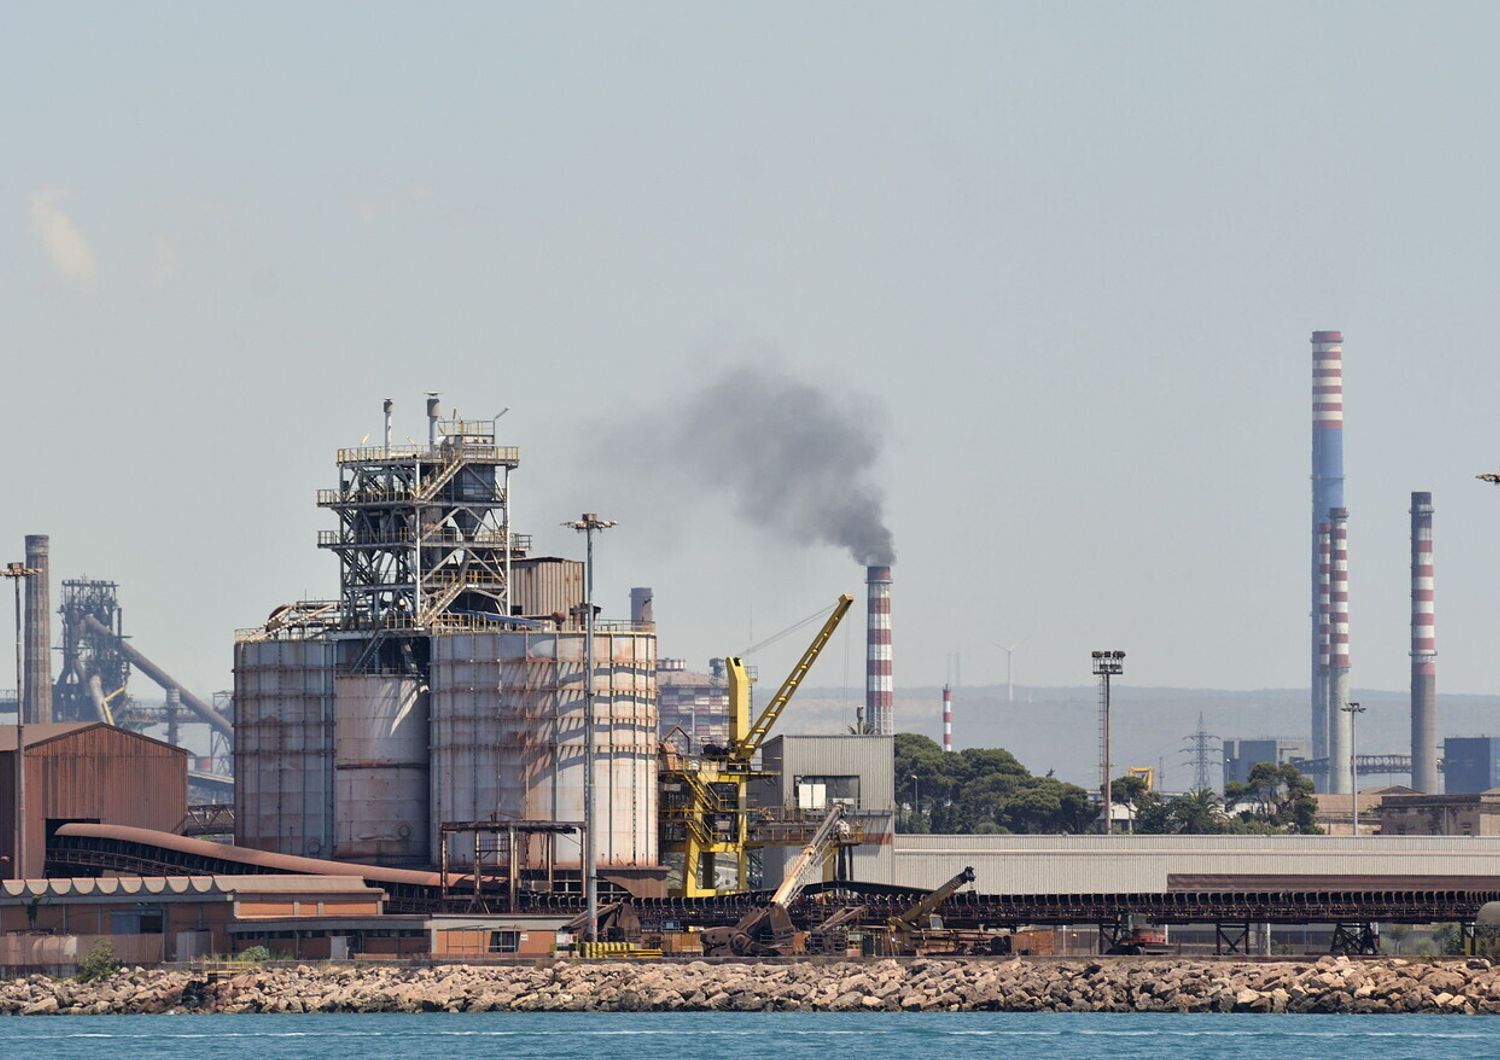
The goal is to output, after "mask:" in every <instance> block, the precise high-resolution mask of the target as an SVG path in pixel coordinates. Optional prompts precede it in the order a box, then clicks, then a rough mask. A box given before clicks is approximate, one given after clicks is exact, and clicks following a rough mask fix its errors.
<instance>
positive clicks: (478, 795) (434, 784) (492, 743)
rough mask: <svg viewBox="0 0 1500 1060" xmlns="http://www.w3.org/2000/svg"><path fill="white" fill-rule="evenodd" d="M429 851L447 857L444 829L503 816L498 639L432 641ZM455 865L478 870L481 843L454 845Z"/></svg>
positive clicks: (466, 636)
mask: <svg viewBox="0 0 1500 1060" xmlns="http://www.w3.org/2000/svg"><path fill="white" fill-rule="evenodd" d="M431 643H432V680H431V684H432V691H431V693H430V699H429V704H430V705H429V709H428V713H429V717H430V721H429V723H428V725H429V732H430V735H431V743H432V754H431V822H430V828H429V840H428V841H429V843H430V849H431V850H432V852H433V860H434V862H436V861H437V860H439V858H440V856H441V855H440V846H439V844H440V842H441V839H440V836H439V832H438V828H439V826H440V825H441V824H443V823H444V822H448V821H478V820H483V819H485V818H488V817H491V816H493V815H496V814H498V813H499V810H500V656H499V640H498V638H497V636H496V634H493V633H478V634H470V633H450V634H438V635H435V636H433V638H432V641H431ZM448 858H449V864H451V865H464V866H468V865H471V864H472V863H473V861H474V837H473V836H472V835H455V836H451V837H449V840H448Z"/></svg>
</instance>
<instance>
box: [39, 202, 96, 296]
mask: <svg viewBox="0 0 1500 1060" xmlns="http://www.w3.org/2000/svg"><path fill="white" fill-rule="evenodd" d="M64 198H65V196H64V194H63V193H62V192H61V191H59V190H57V189H56V188H44V189H43V190H41V191H39V192H36V193H35V194H33V195H32V196H31V225H32V227H33V228H34V229H35V230H36V234H37V236H38V238H40V239H41V241H42V249H43V250H45V251H46V252H47V258H48V260H49V261H51V263H52V268H53V270H54V271H56V273H57V274H58V275H59V276H61V277H63V278H64V279H66V280H70V281H72V282H73V283H76V284H79V285H81V286H84V287H92V286H93V284H94V280H95V278H96V277H97V275H98V271H99V270H98V265H97V263H96V261H95V259H94V250H93V248H92V247H90V246H89V242H88V240H87V239H85V238H84V237H83V233H82V232H81V231H79V228H78V225H77V224H76V223H75V222H74V221H73V218H72V217H70V216H69V215H68V213H67V211H66V210H64V209H63V208H62V206H61V202H62V200H63V199H64Z"/></svg>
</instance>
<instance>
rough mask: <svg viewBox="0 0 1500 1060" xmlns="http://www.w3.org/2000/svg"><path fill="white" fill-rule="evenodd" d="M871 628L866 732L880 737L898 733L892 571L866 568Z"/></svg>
mask: <svg viewBox="0 0 1500 1060" xmlns="http://www.w3.org/2000/svg"><path fill="white" fill-rule="evenodd" d="M865 589H866V592H867V594H868V595H867V601H868V603H867V610H868V620H869V622H868V626H867V628H866V640H865V649H866V650H865V728H866V730H867V731H869V732H871V733H874V734H875V735H877V736H891V735H893V734H894V733H895V731H896V730H895V727H894V724H895V722H894V718H893V717H892V711H893V708H894V705H895V699H896V696H895V685H894V684H893V683H892V681H891V568H889V567H866V568H865Z"/></svg>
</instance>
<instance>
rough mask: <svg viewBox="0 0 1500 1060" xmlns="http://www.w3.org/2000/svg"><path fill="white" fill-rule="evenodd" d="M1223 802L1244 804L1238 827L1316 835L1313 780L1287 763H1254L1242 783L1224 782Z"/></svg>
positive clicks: (1251, 829) (1245, 829)
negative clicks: (1247, 807)
mask: <svg viewBox="0 0 1500 1060" xmlns="http://www.w3.org/2000/svg"><path fill="white" fill-rule="evenodd" d="M1224 801H1225V802H1226V803H1228V804H1229V805H1231V806H1233V805H1235V804H1236V803H1248V804H1250V808H1249V809H1246V810H1242V811H1240V813H1239V814H1238V815H1237V821H1238V823H1239V824H1241V825H1243V826H1245V827H1244V828H1243V829H1242V830H1244V831H1249V832H1257V833H1276V832H1291V833H1296V834H1301V835H1317V834H1319V833H1320V832H1322V829H1321V828H1319V827H1318V824H1317V814H1318V803H1317V800H1316V799H1315V798H1313V782H1312V780H1311V779H1309V778H1308V777H1304V776H1303V775H1302V774H1301V772H1299V771H1298V769H1297V767H1296V766H1294V765H1292V764H1291V763H1290V762H1287V763H1283V764H1277V763H1275V762H1257V763H1255V765H1253V766H1251V767H1250V775H1249V776H1248V777H1247V778H1246V780H1245V781H1244V783H1237V782H1233V781H1231V782H1230V783H1228V784H1226V785H1224Z"/></svg>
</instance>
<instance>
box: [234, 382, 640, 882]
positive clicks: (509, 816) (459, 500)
mask: <svg viewBox="0 0 1500 1060" xmlns="http://www.w3.org/2000/svg"><path fill="white" fill-rule="evenodd" d="M427 411H428V438H427V444H425V445H406V446H396V445H393V444H391V405H390V402H387V403H386V432H385V434H386V436H385V442H384V444H383V445H377V446H361V447H359V448H353V449H343V450H340V451H339V452H338V455H337V462H338V482H337V484H336V485H335V486H334V487H333V488H330V489H325V490H320V491H319V492H318V497H317V502H318V504H319V505H320V506H321V507H324V508H326V509H328V510H330V511H331V512H333V513H334V514H335V515H336V517H337V519H338V528H337V529H335V530H329V531H325V532H323V533H321V534H320V535H319V540H318V545H319V546H320V547H321V548H324V549H327V550H328V551H329V552H331V553H333V555H334V556H335V557H336V559H337V561H338V564H339V573H340V579H339V596H338V598H337V599H334V600H317V601H298V602H295V603H291V604H287V605H284V606H282V607H278V608H277V609H276V610H275V611H274V612H273V613H272V614H271V616H270V618H269V620H268V621H267V622H265V623H264V624H263V625H261V626H259V627H256V628H254V629H248V630H242V631H240V632H239V634H238V635H237V637H236V643H235V649H234V707H235V726H234V741H235V743H234V753H235V761H236V788H235V842H236V844H238V845H240V846H245V847H253V848H256V849H260V850H267V851H275V852H278V853H282V854H292V855H301V856H307V857H319V858H336V859H348V860H352V861H360V862H367V863H372V864H377V865H386V866H410V867H424V868H425V867H429V866H438V865H440V864H442V865H447V866H450V867H455V868H464V867H467V866H470V865H472V864H473V863H474V862H475V859H476V855H477V857H478V858H479V860H480V861H482V862H484V863H485V865H487V866H489V867H491V868H501V869H505V870H508V869H509V867H510V866H511V865H512V864H513V865H514V866H515V868H516V870H517V873H516V874H517V876H518V877H519V878H520V879H521V880H522V881H523V884H524V885H527V886H529V885H531V884H532V883H535V884H536V885H538V886H540V885H542V884H543V883H544V882H545V883H546V884H547V885H549V886H551V887H553V888H555V889H561V890H567V889H575V890H576V889H577V888H578V887H579V879H580V875H581V868H580V866H581V849H580V848H581V843H580V839H579V829H580V827H581V822H582V821H583V819H584V772H585V760H586V754H585V744H584V732H585V726H584V720H585V689H586V688H588V687H590V683H591V687H592V690H593V693H594V703H595V724H594V737H595V738H594V747H593V752H594V754H593V761H594V763H595V766H594V782H595V784H596V789H595V790H596V791H597V793H598V794H597V805H598V820H599V825H598V835H597V837H596V838H597V845H596V856H597V861H598V865H599V872H600V876H601V879H603V880H606V881H609V880H613V881H615V882H616V883H617V884H619V885H620V886H622V887H628V888H632V889H636V890H641V889H644V890H646V891H650V890H651V889H652V888H653V887H656V888H659V886H660V883H661V881H662V880H663V879H664V877H665V870H663V869H662V868H661V866H660V865H659V864H658V861H659V857H658V853H657V831H656V829H657V817H656V815H657V800H656V774H657V712H656V635H655V631H654V627H653V626H652V625H651V623H649V622H646V621H634V622H596V623H595V625H594V629H595V635H594V652H595V655H594V662H595V665H594V670H593V673H592V674H589V673H588V672H586V669H585V641H586V639H587V638H586V636H585V624H584V617H585V616H584V606H583V593H582V588H583V584H582V583H583V579H582V577H581V573H582V572H581V566H582V565H581V564H578V563H573V562H569V561H565V560H558V559H551V558H539V557H534V556H532V555H531V554H530V539H529V537H527V536H526V535H523V534H519V533H517V532H516V531H515V529H514V528H513V526H512V524H511V498H512V477H513V474H514V472H515V471H516V469H517V467H518V466H519V465H520V453H519V451H518V450H517V449H515V448H513V447H508V446H502V445H499V444H497V442H496V437H495V421H493V420H464V419H460V418H457V417H456V416H455V418H452V419H440V414H439V410H438V405H437V400H436V398H433V399H431V400H429V402H428V410H427ZM497 820H501V821H508V822H521V823H522V824H523V825H524V826H525V827H523V830H522V832H521V833H520V836H519V838H510V837H508V836H507V834H506V832H505V830H504V829H503V828H501V829H498V830H497V831H496V832H495V833H492V834H489V835H488V836H486V833H485V832H484V830H483V826H484V823H485V822H486V821H489V822H494V821H497ZM465 824H472V825H475V828H474V829H470V830H464V829H463V828H462V827H461V826H463V825H465ZM444 825H448V826H450V827H449V828H448V829H445V828H444ZM528 829H529V830H528ZM510 842H514V843H515V848H514V849H510V848H509V844H510ZM507 874H508V872H507Z"/></svg>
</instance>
